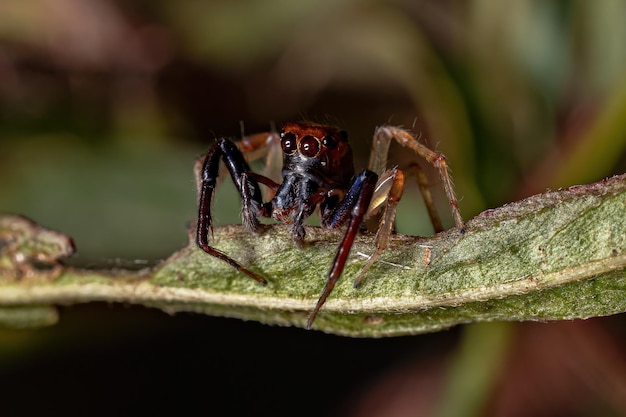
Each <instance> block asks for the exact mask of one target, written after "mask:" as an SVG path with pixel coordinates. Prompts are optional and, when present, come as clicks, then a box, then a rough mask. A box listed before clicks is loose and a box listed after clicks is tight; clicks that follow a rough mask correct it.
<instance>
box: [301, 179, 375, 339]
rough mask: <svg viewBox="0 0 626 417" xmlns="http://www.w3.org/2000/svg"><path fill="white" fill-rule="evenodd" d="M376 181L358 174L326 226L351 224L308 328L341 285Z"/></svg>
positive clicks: (309, 320) (333, 227) (333, 226)
mask: <svg viewBox="0 0 626 417" xmlns="http://www.w3.org/2000/svg"><path fill="white" fill-rule="evenodd" d="M376 181H378V175H376V174H375V173H373V172H372V171H363V172H362V173H361V174H359V176H357V177H356V178H355V180H354V182H353V183H352V186H351V187H350V189H349V190H348V192H347V193H346V195H345V196H344V198H343V200H341V202H340V203H339V205H338V206H337V208H336V209H335V211H334V212H333V214H332V215H331V216H330V218H329V220H328V223H327V224H326V227H328V228H331V229H335V228H338V227H341V226H342V225H343V224H345V222H346V221H348V220H349V223H348V228H347V229H346V233H345V234H344V236H343V239H342V241H341V243H340V244H339V248H338V249H337V254H336V255H335V260H334V261H333V264H332V267H331V268H330V271H329V272H328V278H327V280H326V285H325V286H324V289H323V290H322V295H321V296H320V298H319V300H318V301H317V304H316V306H315V308H314V309H313V311H312V312H311V314H310V315H309V318H308V320H307V324H306V326H307V328H311V326H312V325H313V321H314V320H315V317H316V316H317V313H318V312H319V310H320V308H322V306H323V305H324V303H325V302H326V299H327V298H328V296H329V295H330V293H331V292H332V290H333V288H335V284H336V283H337V281H339V277H341V273H342V272H343V269H344V267H345V265H346V261H347V259H348V255H349V254H350V250H351V249H352V245H353V244H354V238H355V237H356V235H357V233H358V231H359V226H360V225H361V223H362V222H363V217H364V216H365V213H366V212H367V208H368V206H369V204H370V201H371V200H372V194H373V193H374V188H375V187H376Z"/></svg>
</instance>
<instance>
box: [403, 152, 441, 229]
mask: <svg viewBox="0 0 626 417" xmlns="http://www.w3.org/2000/svg"><path fill="white" fill-rule="evenodd" d="M409 169H410V170H411V171H413V173H414V174H415V178H416V180H417V186H418V187H419V189H420V194H422V198H423V199H424V204H425V205H426V210H427V211H428V217H430V222H431V223H432V225H433V229H434V230H435V233H439V232H443V230H444V229H443V224H442V223H441V218H440V217H439V212H438V211H437V209H436V208H435V202H434V201H433V195H432V193H431V192H430V185H429V184H428V177H427V176H426V173H425V172H424V170H423V169H422V167H420V166H419V165H418V164H417V163H412V164H411V165H409Z"/></svg>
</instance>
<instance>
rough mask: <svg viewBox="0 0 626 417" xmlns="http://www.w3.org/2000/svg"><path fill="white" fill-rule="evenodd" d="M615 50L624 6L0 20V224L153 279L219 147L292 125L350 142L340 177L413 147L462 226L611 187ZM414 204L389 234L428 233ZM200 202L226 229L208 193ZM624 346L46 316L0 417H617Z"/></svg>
mask: <svg viewBox="0 0 626 417" xmlns="http://www.w3.org/2000/svg"><path fill="white" fill-rule="evenodd" d="M625 39H626V2H623V1H620V0H605V1H602V2H589V1H583V0H580V1H550V2H547V1H533V0H512V1H507V2H496V1H486V0H482V1H437V2H435V1H415V0H369V1H357V0H337V1H334V2H320V1H312V0H300V1H288V0H266V1H254V0H246V1H242V0H238V1H233V0H228V1H227V0H222V1H204V2H201V1H194V0H179V1H176V2H167V1H158V0H151V1H134V2H121V1H113V0H90V1H80V0H30V1H21V0H2V2H0V211H2V212H15V213H20V214H24V215H27V216H29V217H32V218H33V219H35V220H36V221H38V222H39V223H41V224H43V225H45V226H47V227H51V228H55V229H58V230H62V231H64V232H66V233H67V234H69V235H71V236H73V237H74V239H75V240H76V243H77V246H78V249H79V253H78V255H77V258H78V260H81V261H84V262H87V263H90V262H91V263H94V264H103V263H105V264H106V263H107V262H109V261H108V260H113V261H115V259H118V258H120V259H127V260H147V261H154V260H158V259H162V258H164V257H166V256H167V255H168V254H169V253H171V252H172V251H174V250H176V249H178V248H180V247H182V246H184V245H185V244H186V240H187V227H188V226H189V225H190V224H191V223H190V222H192V221H193V218H194V215H195V213H194V212H195V198H196V197H195V186H194V180H193V175H192V167H193V164H194V160H195V158H196V157H197V156H199V155H201V154H202V153H203V152H205V151H206V150H207V149H208V147H209V146H210V144H211V143H212V141H213V140H214V138H216V137H220V136H232V137H235V138H236V137H239V136H241V132H242V129H243V131H244V132H245V133H252V132H258V131H265V130H268V129H270V128H271V127H272V126H273V125H280V124H281V123H282V122H284V121H287V120H294V119H295V120H298V119H302V118H306V119H312V120H316V121H321V122H331V123H333V124H337V125H340V126H341V127H342V128H344V129H346V130H347V131H348V132H349V134H350V137H351V143H352V144H353V147H354V148H355V155H356V165H357V168H358V169H361V168H364V167H365V165H366V163H367V159H368V153H369V145H370V142H371V135H372V132H373V130H374V128H375V127H376V126H377V125H380V124H384V123H392V124H396V125H402V126H405V127H409V128H412V129H413V131H415V132H416V133H417V134H419V135H420V137H421V140H422V141H424V142H426V143H427V144H428V145H429V146H430V147H432V148H435V149H437V150H439V151H441V152H443V153H445V154H446V156H447V157H448V161H449V163H450V165H451V168H452V171H453V176H454V181H455V184H456V190H457V194H458V196H459V198H460V208H461V213H462V214H463V216H464V218H466V219H469V218H471V217H472V216H474V215H476V214H477V213H479V212H480V211H482V210H484V209H486V208H490V207H496V206H499V205H501V204H503V203H506V202H509V201H512V200H515V199H519V198H523V197H526V196H529V195H531V194H534V193H538V192H541V191H544V190H546V189H548V188H551V189H556V188H558V187H565V186H569V185H574V184H579V183H587V182H593V181H596V180H599V179H602V178H603V177H606V176H608V175H612V174H616V173H623V172H625V171H626V47H624V40H625ZM242 126H243V128H242ZM397 151H398V149H397V148H396V147H392V155H391V158H390V164H400V166H401V167H402V166H404V165H406V164H408V163H409V162H411V161H410V159H408V158H407V155H406V152H404V153H402V152H397ZM399 153H402V154H403V155H399ZM422 165H423V164H422ZM428 173H429V175H430V176H431V177H432V182H433V183H434V184H435V194H436V195H437V196H439V197H442V191H441V190H440V189H439V188H440V187H438V185H439V182H438V180H437V176H436V173H435V172H432V170H429V172H428ZM416 188H417V187H414V186H412V184H411V185H410V186H409V187H407V193H406V196H405V199H404V200H403V202H402V203H401V205H400V208H399V217H398V231H399V232H403V233H409V234H430V233H432V228H431V227H430V226H429V224H428V220H427V218H426V217H424V209H423V207H422V203H421V200H420V199H419V196H418V193H417V191H416ZM439 201H440V204H439V206H440V211H441V212H442V213H444V218H445V219H446V220H445V222H446V224H447V225H448V226H451V225H452V220H451V218H450V217H449V214H448V209H447V207H446V204H445V200H444V199H441V198H439ZM215 206H216V208H215V211H216V216H217V221H218V223H219V224H228V223H235V222H239V219H238V214H237V213H238V212H239V201H238V197H237V195H236V194H235V193H234V191H233V188H232V186H230V184H228V181H227V182H225V184H224V187H222V189H221V190H220V192H219V193H218V196H217V198H216V201H215ZM446 216H447V217H446ZM623 324H624V320H623V318H622V317H620V316H616V317H612V318H607V319H593V320H588V321H584V322H583V321H576V322H564V323H550V324H528V323H526V324H507V323H493V324H479V325H468V326H462V327H458V328H455V329H452V330H450V331H447V332H442V333H438V334H432V335H421V336H415V337H401V338H395V339H383V340H356V339H347V338H341V337H335V336H329V335H324V334H320V333H318V332H305V331H303V330H299V329H290V328H275V327H269V326H262V325H259V324H257V323H244V322H240V321H237V320H229V319H221V318H212V317H204V316H198V315H191V314H180V315H177V316H175V317H170V316H167V315H165V314H164V313H161V312H159V311H152V310H148V309H142V308H131V307H127V306H120V305H105V304H93V305H86V306H77V307H66V308H62V311H61V321H60V323H59V324H58V325H57V326H54V327H52V328H47V329H42V330H32V331H31V330H28V331H26V330H20V331H17V330H1V331H0V392H1V393H2V394H1V397H2V399H1V400H0V414H1V415H3V416H4V415H7V416H8V415H34V414H41V413H43V412H45V413H46V414H51V415H61V414H63V415H128V414H131V413H132V414H148V413H154V412H159V411H160V412H163V413H164V412H169V413H177V414H191V413H192V412H193V413H194V414H195V413H203V414H209V415H225V414H228V415H250V414H261V413H263V414H268V415H276V416H282V415H284V416H291V415H302V416H309V415H310V416H320V415H334V416H370V415H376V416H405V415H412V416H431V415H435V416H458V415H474V416H482V415H486V416H501V415H506V416H561V415H562V416H565V415H567V416H595V415H605V416H620V415H626V362H625V360H624V352H625V351H626V350H625V347H624V342H625V340H626V339H625V336H626V335H625V334H624V330H623V329H624V326H623Z"/></svg>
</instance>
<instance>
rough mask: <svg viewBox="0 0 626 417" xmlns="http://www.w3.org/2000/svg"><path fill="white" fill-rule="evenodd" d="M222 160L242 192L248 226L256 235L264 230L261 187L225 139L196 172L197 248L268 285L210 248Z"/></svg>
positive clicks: (207, 156) (213, 149)
mask: <svg viewBox="0 0 626 417" xmlns="http://www.w3.org/2000/svg"><path fill="white" fill-rule="evenodd" d="M220 159H222V160H223V161H224V164H225V165H226V168H227V169H228V171H229V172H230V176H231V177H232V179H233V182H234V183H235V186H236V187H237V190H239V193H240V194H241V197H242V201H243V209H242V217H243V222H244V225H245V226H246V227H247V228H248V229H249V230H251V231H253V232H257V231H258V230H259V229H260V227H261V226H260V224H259V221H258V220H257V216H258V215H259V214H260V213H262V211H263V201H262V199H261V190H260V188H259V185H258V183H257V181H256V180H255V179H252V178H250V175H249V171H250V167H249V165H248V163H247V162H246V161H245V159H244V157H243V155H242V153H241V151H239V149H238V148H237V146H236V145H235V144H234V143H233V142H232V141H230V140H228V139H221V140H219V141H218V142H217V143H216V144H215V145H214V146H213V147H212V148H211V149H210V150H209V152H208V153H207V155H206V157H205V158H204V162H203V163H202V168H201V169H200V170H199V171H197V172H196V175H197V176H196V178H197V181H198V188H199V195H200V198H199V200H200V201H199V205H198V206H199V209H198V227H197V230H196V244H197V245H198V247H199V248H200V249H202V250H203V251H205V252H206V253H208V254H209V255H211V256H214V257H216V258H219V259H221V260H223V261H225V262H227V263H229V264H230V265H232V266H233V267H235V268H236V269H237V270H238V271H240V272H243V273H245V274H246V275H248V276H250V277H251V278H253V279H254V280H256V281H258V282H260V283H262V284H265V283H267V281H266V280H265V279H264V278H263V277H261V276H260V275H258V274H256V273H254V272H252V271H250V270H248V269H246V268H245V267H243V266H242V265H241V264H239V263H238V262H237V261H235V260H234V259H232V258H231V257H229V256H228V255H226V254H225V253H223V252H221V251H219V250H217V249H215V248H213V247H212V246H210V245H209V233H212V228H213V224H212V219H211V201H212V199H213V193H214V191H215V187H216V184H217V177H218V174H219V166H220ZM197 166H198V164H196V167H197ZM196 169H197V168H196Z"/></svg>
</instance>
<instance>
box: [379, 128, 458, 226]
mask: <svg viewBox="0 0 626 417" xmlns="http://www.w3.org/2000/svg"><path fill="white" fill-rule="evenodd" d="M392 139H394V140H395V141H397V142H398V143H399V144H400V145H402V146H404V147H408V148H410V149H412V150H413V151H414V152H415V153H417V154H418V155H419V156H421V157H422V158H424V159H425V160H426V161H428V163H429V164H431V165H432V166H434V167H435V168H437V170H438V171H439V176H440V177H441V182H442V183H443V188H444V190H445V192H446V196H447V197H448V202H449V204H450V209H451V211H452V217H453V218H454V222H455V224H456V227H457V228H459V229H460V230H463V225H464V223H463V219H462V218H461V213H460V212H459V207H458V202H457V199H456V196H455V194H454V187H453V185H452V179H451V178H450V172H449V168H448V164H447V162H446V157H445V156H444V155H443V154H441V153H438V152H434V151H431V150H430V149H428V147H427V146H426V145H423V144H422V143H420V142H418V141H417V140H416V139H415V137H414V136H413V135H412V134H411V133H410V132H408V131H406V130H404V129H401V128H399V127H394V126H379V127H378V128H376V131H375V132H374V144H373V150H374V152H373V153H372V156H371V159H370V168H371V169H373V170H374V171H375V172H376V169H381V168H384V163H385V161H384V160H385V159H386V157H387V152H388V150H389V143H390V142H391V140H392ZM419 183H420V180H419V176H418V184H419ZM420 188H421V186H420ZM424 201H425V203H426V205H427V206H429V205H430V206H431V207H428V211H429V213H431V212H434V211H435V208H434V205H433V204H432V199H428V198H424ZM431 218H432V217H431ZM435 227H436V226H435Z"/></svg>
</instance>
